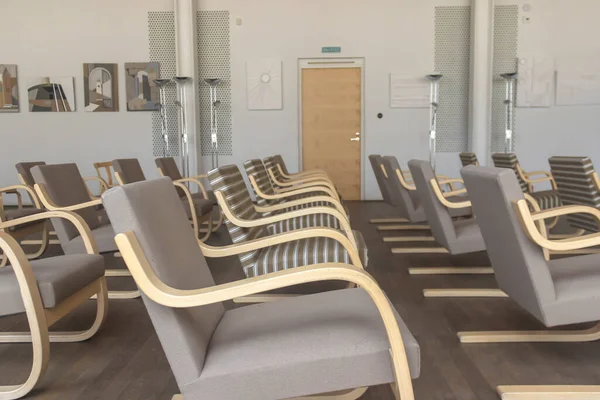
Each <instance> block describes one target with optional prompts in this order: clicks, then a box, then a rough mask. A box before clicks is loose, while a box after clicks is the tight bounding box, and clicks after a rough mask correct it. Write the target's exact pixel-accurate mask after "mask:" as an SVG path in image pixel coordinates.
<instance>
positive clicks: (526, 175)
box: [492, 153, 562, 210]
mask: <svg viewBox="0 0 600 400" xmlns="http://www.w3.org/2000/svg"><path fill="white" fill-rule="evenodd" d="M492 160H494V165H495V166H496V168H508V169H512V170H513V171H514V172H515V175H516V176H517V179H518V181H519V185H520V186H521V190H522V191H523V193H529V194H530V195H531V197H533V198H534V199H535V200H536V201H537V203H538V205H539V206H540V208H541V209H542V210H547V209H550V208H555V207H560V206H561V205H562V202H561V201H560V195H559V192H558V190H557V188H556V183H555V182H554V178H552V175H551V174H550V173H549V172H545V171H532V172H525V171H524V170H523V169H522V168H521V166H520V165H519V160H518V159H517V155H516V154H514V153H495V154H492ZM536 175H544V177H543V178H537V179H532V177H533V176H536ZM542 182H550V183H551V184H552V190H542V191H538V192H535V191H534V190H533V186H534V185H535V184H536V183H542Z"/></svg>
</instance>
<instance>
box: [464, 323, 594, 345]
mask: <svg viewBox="0 0 600 400" xmlns="http://www.w3.org/2000/svg"><path fill="white" fill-rule="evenodd" d="M458 338H459V339H460V341H461V343H583V342H593V341H596V340H599V339H600V323H598V324H596V325H594V326H593V327H591V328H589V329H583V330H573V331H487V332H485V331H482V332H459V333H458Z"/></svg>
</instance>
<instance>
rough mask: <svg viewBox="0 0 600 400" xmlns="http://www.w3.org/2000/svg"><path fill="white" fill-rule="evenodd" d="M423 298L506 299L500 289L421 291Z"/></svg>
mask: <svg viewBox="0 0 600 400" xmlns="http://www.w3.org/2000/svg"><path fill="white" fill-rule="evenodd" d="M423 296H425V297H492V298H500V297H508V295H507V294H506V293H504V292H503V291H502V290H500V289H423Z"/></svg>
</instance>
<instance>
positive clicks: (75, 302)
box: [0, 279, 108, 399]
mask: <svg viewBox="0 0 600 400" xmlns="http://www.w3.org/2000/svg"><path fill="white" fill-rule="evenodd" d="M94 295H95V297H96V319H95V320H94V322H93V324H92V326H91V327H90V328H88V329H87V330H85V331H74V332H50V333H49V340H50V343H74V342H83V341H86V340H88V339H90V338H91V337H92V336H94V335H95V334H96V332H98V330H99V329H100V327H101V326H102V324H103V323H104V320H105V319H106V315H107V313H108V290H107V288H106V281H105V280H104V279H99V280H97V281H96V282H93V283H92V284H91V285H88V287H87V288H85V289H83V290H80V291H79V292H78V293H76V294H74V295H73V296H71V297H70V298H68V299H66V300H65V301H63V302H62V303H61V304H59V305H58V306H56V307H55V308H53V309H48V310H45V311H46V321H47V325H48V327H50V326H52V325H53V324H54V323H55V322H56V321H58V320H60V319H61V318H62V317H64V316H65V315H67V314H69V313H70V312H71V311H73V310H74V309H76V308H77V307H79V306H80V305H82V304H83V303H85V302H86V301H87V300H88V299H90V298H91V297H92V296H94ZM31 341H32V336H31V333H30V332H2V333H0V343H31ZM0 399H2V396H1V395H0Z"/></svg>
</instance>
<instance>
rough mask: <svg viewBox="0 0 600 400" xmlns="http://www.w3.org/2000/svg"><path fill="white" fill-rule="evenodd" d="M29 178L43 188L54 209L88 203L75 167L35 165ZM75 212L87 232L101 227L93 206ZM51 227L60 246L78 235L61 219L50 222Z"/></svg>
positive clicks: (84, 186) (79, 175)
mask: <svg viewBox="0 0 600 400" xmlns="http://www.w3.org/2000/svg"><path fill="white" fill-rule="evenodd" d="M31 175H32V176H33V180H34V181H35V183H37V184H40V185H43V186H44V187H45V188H46V190H47V192H48V195H49V196H50V199H51V200H52V201H53V202H54V203H55V204H56V205H57V206H60V207H67V206H73V205H76V204H81V203H85V202H88V201H91V199H90V195H89V193H88V190H87V186H86V185H85V182H84V180H83V178H82V177H81V174H80V173H79V168H77V165H76V164H55V165H38V166H35V167H33V168H31ZM77 213H78V214H79V215H81V217H82V218H83V219H84V220H85V222H86V223H87V224H88V226H89V227H90V229H92V230H93V229H96V228H98V227H99V226H100V222H99V221H98V213H97V211H96V210H95V208H94V207H89V208H85V209H82V210H78V211H77ZM52 225H54V228H55V230H56V234H57V236H58V238H59V239H60V242H61V245H63V246H64V245H66V244H67V243H68V242H69V241H71V240H72V239H74V238H75V237H77V236H79V232H78V231H77V229H75V227H74V226H73V225H72V224H71V223H70V222H68V221H67V220H65V219H63V218H57V219H53V220H52Z"/></svg>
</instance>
